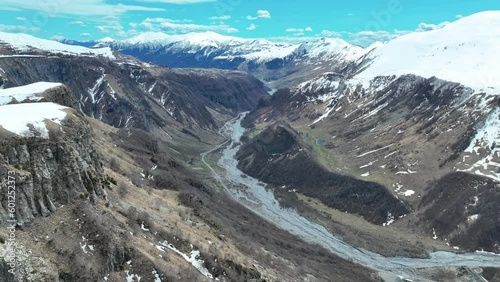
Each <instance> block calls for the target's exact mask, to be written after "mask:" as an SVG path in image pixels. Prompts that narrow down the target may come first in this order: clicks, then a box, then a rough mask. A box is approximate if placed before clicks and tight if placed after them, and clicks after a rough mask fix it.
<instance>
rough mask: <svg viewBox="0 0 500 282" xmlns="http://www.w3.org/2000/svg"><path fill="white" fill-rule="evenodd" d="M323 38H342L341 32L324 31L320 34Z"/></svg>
mask: <svg viewBox="0 0 500 282" xmlns="http://www.w3.org/2000/svg"><path fill="white" fill-rule="evenodd" d="M320 35H321V36H325V37H340V36H342V35H341V34H340V33H339V32H336V31H331V30H327V29H323V30H322V31H321V33H320Z"/></svg>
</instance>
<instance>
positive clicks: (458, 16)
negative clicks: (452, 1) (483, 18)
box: [456, 14, 464, 19]
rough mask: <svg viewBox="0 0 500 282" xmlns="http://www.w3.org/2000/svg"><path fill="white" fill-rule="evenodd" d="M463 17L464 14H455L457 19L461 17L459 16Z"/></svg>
mask: <svg viewBox="0 0 500 282" xmlns="http://www.w3.org/2000/svg"><path fill="white" fill-rule="evenodd" d="M463 17H464V16H463V15H461V14H458V15H456V18H457V19H461V18H463Z"/></svg>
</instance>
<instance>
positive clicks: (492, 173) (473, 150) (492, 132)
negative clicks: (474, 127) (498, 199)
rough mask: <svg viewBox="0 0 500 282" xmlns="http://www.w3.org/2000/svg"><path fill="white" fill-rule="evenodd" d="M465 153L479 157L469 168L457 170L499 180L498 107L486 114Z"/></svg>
mask: <svg viewBox="0 0 500 282" xmlns="http://www.w3.org/2000/svg"><path fill="white" fill-rule="evenodd" d="M465 153H469V154H471V155H473V156H474V155H475V156H480V159H479V160H478V161H476V162H475V163H473V164H471V166H470V167H469V168H467V169H462V170H461V169H459V171H469V172H474V173H475V174H478V175H482V176H486V177H489V178H492V179H494V180H496V181H500V108H496V109H495V110H493V111H492V112H491V113H490V114H489V115H488V116H487V118H486V120H485V122H484V125H483V126H482V127H481V128H480V129H479V130H478V131H477V133H476V135H475V136H474V138H473V139H472V141H471V143H470V145H469V147H467V149H465Z"/></svg>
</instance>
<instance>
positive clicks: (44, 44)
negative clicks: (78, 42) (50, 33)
mask: <svg viewBox="0 0 500 282" xmlns="http://www.w3.org/2000/svg"><path fill="white" fill-rule="evenodd" d="M0 49H6V51H11V52H10V53H13V54H16V53H18V52H23V53H27V52H29V53H40V52H42V53H51V54H62V55H77V56H103V57H107V58H110V59H114V58H115V57H114V55H113V52H112V51H111V49H110V48H109V47H105V48H95V49H94V48H93V49H90V48H85V47H82V46H71V45H67V44H62V43H60V42H56V41H53V40H46V39H41V38H37V37H34V36H31V35H27V34H20V33H6V32H0ZM3 56H6V55H3Z"/></svg>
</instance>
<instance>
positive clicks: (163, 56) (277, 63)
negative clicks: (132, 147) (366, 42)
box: [61, 32, 371, 88]
mask: <svg viewBox="0 0 500 282" xmlns="http://www.w3.org/2000/svg"><path fill="white" fill-rule="evenodd" d="M61 42H64V43H67V44H73V45H82V46H87V47H91V46H93V47H104V46H109V47H111V48H112V49H113V50H117V51H120V52H122V53H124V54H127V55H131V56H134V57H136V58H139V59H141V60H143V61H147V62H152V63H155V64H158V65H164V66H168V67H180V68H185V67H194V68H219V69H232V70H242V71H246V72H249V73H251V74H254V75H255V76H256V77H258V78H260V79H261V80H264V81H267V82H268V85H269V86H270V87H272V88H277V87H284V86H291V85H293V84H295V83H296V82H297V81H300V82H302V81H304V80H307V79H310V78H313V77H314V76H316V75H319V74H321V73H322V72H325V71H340V70H341V69H342V68H344V67H346V66H347V65H349V64H351V63H353V62H355V61H356V60H358V59H359V58H360V57H362V56H363V55H365V54H366V53H367V52H368V51H369V50H371V49H369V48H367V49H365V48H362V47H359V46H354V45H351V44H349V43H347V42H346V41H344V40H342V39H327V38H322V39H318V40H316V41H312V42H304V43H296V44H292V43H280V42H272V41H269V40H264V39H245V38H238V37H233V36H224V35H220V34H217V33H215V32H203V33H188V34H182V35H168V34H164V33H161V32H147V33H143V34H140V35H138V36H135V37H133V38H129V39H125V40H111V39H110V38H108V39H106V40H98V41H84V42H78V41H72V40H68V39H62V40H61Z"/></svg>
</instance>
